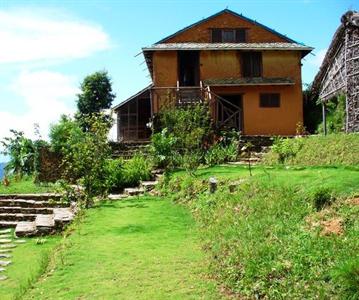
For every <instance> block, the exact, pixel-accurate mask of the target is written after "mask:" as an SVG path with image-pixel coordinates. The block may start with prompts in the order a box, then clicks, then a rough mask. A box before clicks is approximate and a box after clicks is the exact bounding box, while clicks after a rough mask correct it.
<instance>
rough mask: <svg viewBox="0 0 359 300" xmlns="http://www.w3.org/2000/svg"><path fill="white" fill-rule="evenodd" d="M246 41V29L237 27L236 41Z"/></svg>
mask: <svg viewBox="0 0 359 300" xmlns="http://www.w3.org/2000/svg"><path fill="white" fill-rule="evenodd" d="M245 41H246V30H245V29H243V28H241V29H236V43H244V42H245Z"/></svg>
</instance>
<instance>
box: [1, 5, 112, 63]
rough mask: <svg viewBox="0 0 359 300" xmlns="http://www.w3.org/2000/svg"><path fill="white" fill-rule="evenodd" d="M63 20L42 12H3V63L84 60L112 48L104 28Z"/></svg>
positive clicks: (77, 21) (78, 21)
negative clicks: (83, 58)
mask: <svg viewBox="0 0 359 300" xmlns="http://www.w3.org/2000/svg"><path fill="white" fill-rule="evenodd" d="M53 13H54V12H52V14H53ZM62 18H63V19H61V20H60V19H56V17H54V15H51V14H49V12H46V13H44V12H42V11H38V12H36V11H34V12H29V11H22V10H10V11H4V10H0V41H1V47H0V63H3V64H4V63H24V62H36V61H42V62H43V61H44V60H49V61H51V60H62V59H75V58H82V57H86V56H89V55H91V54H93V53H95V52H97V51H101V50H105V49H108V48H109V47H110V40H109V36H108V35H107V34H106V33H105V32H104V31H103V29H102V28H101V27H99V26H97V25H93V24H87V23H85V22H83V21H80V20H70V19H66V18H64V16H62Z"/></svg>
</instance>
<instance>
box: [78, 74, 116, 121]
mask: <svg viewBox="0 0 359 300" xmlns="http://www.w3.org/2000/svg"><path fill="white" fill-rule="evenodd" d="M114 98H115V94H114V93H113V92H112V84H111V79H110V77H109V76H108V73H107V71H99V72H95V73H93V74H91V75H88V76H86V77H85V79H84V80H83V82H82V83H81V93H80V94H79V95H78V101H77V108H78V111H79V113H80V114H81V115H88V114H92V113H99V112H101V111H102V110H103V109H107V108H110V107H111V104H112V101H113V100H114Z"/></svg>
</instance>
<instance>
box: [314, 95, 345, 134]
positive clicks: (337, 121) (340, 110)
mask: <svg viewBox="0 0 359 300" xmlns="http://www.w3.org/2000/svg"><path fill="white" fill-rule="evenodd" d="M345 110H346V98H345V95H340V96H338V97H335V98H333V99H331V100H330V101H328V102H327V131H328V133H339V132H343V131H344V130H345V114H346V112H345ZM323 131H324V129H323V123H321V124H320V125H319V127H318V132H323Z"/></svg>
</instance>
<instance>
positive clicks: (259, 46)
mask: <svg viewBox="0 0 359 300" xmlns="http://www.w3.org/2000/svg"><path fill="white" fill-rule="evenodd" d="M142 50H143V52H146V51H156V50H157V51H158V50H299V51H308V52H310V51H312V50H313V48H312V47H308V46H304V45H301V44H297V43H164V44H154V45H152V46H149V47H144V48H142Z"/></svg>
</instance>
